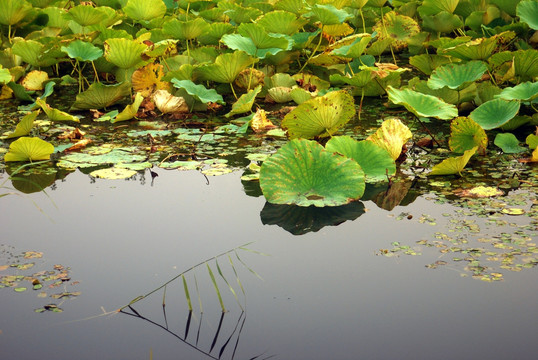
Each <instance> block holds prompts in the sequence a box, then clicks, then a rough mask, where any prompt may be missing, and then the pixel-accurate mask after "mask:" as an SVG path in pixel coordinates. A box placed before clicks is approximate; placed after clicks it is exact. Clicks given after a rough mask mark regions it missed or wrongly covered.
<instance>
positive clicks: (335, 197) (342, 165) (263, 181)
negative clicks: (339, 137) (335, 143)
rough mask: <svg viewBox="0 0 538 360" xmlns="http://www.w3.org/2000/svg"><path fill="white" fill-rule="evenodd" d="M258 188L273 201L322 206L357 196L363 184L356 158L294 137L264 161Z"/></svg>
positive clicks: (276, 202)
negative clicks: (353, 158) (338, 153)
mask: <svg viewBox="0 0 538 360" xmlns="http://www.w3.org/2000/svg"><path fill="white" fill-rule="evenodd" d="M260 187H261V189H262V192H263V195H264V196H265V198H266V199H267V201H268V202H270V203H273V204H290V205H291V204H296V205H299V206H311V205H314V206H317V207H323V206H339V205H344V204H347V203H349V202H350V201H352V200H357V199H359V198H360V197H361V196H362V194H363V193H364V188H365V183H364V172H363V171H362V169H361V167H360V165H359V164H358V163H357V162H356V161H354V160H351V159H349V158H346V157H344V156H341V155H337V154H333V153H331V152H329V151H327V150H325V149H324V148H323V146H321V145H319V144H318V143H317V142H315V141H310V140H304V139H294V140H291V141H290V142H289V143H287V144H286V145H284V146H282V147H281V148H280V149H279V150H278V151H277V153H276V154H274V155H272V156H271V157H269V158H268V159H266V160H265V161H264V162H263V164H262V167H261V170H260Z"/></svg>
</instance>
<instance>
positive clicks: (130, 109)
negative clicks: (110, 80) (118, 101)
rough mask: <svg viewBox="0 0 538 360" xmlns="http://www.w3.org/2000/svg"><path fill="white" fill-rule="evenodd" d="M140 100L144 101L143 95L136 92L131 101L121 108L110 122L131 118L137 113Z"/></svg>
mask: <svg viewBox="0 0 538 360" xmlns="http://www.w3.org/2000/svg"><path fill="white" fill-rule="evenodd" d="M142 101H144V96H142V94H141V93H136V95H135V98H134V100H133V103H132V104H129V105H127V106H126V107H125V109H123V111H122V112H120V113H119V114H118V115H117V116H116V117H115V118H114V119H112V120H111V121H110V122H111V123H113V124H114V123H117V122H120V121H127V120H131V119H132V118H134V117H135V116H136V114H137V113H138V109H139V108H140V104H142Z"/></svg>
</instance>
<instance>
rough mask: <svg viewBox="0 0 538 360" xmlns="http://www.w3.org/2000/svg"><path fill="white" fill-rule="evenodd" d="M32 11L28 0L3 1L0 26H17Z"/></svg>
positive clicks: (0, 4) (1, 2)
mask: <svg viewBox="0 0 538 360" xmlns="http://www.w3.org/2000/svg"><path fill="white" fill-rule="evenodd" d="M31 9H32V5H31V4H29V3H28V2H27V1H26V0H2V1H0V24H2V25H15V24H17V23H18V22H19V21H21V20H22V19H24V17H25V16H26V15H28V13H29V12H30V10H31Z"/></svg>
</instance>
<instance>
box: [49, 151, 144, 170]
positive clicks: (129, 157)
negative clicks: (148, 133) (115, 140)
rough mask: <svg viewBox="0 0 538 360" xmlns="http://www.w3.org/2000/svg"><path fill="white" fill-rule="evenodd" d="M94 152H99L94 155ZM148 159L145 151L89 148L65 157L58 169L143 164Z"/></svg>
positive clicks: (59, 162) (59, 163)
mask: <svg viewBox="0 0 538 360" xmlns="http://www.w3.org/2000/svg"><path fill="white" fill-rule="evenodd" d="M93 150H98V151H97V153H96V154H95V155H94V154H92V151H93ZM105 150H106V152H105ZM145 159H146V154H145V153H144V152H143V151H140V152H139V151H138V150H136V149H132V148H129V147H125V148H115V149H110V148H104V147H101V148H95V147H91V148H87V149H86V150H85V152H81V153H70V154H67V155H63V156H62V157H61V159H60V161H58V167H62V168H67V169H76V168H89V167H94V166H98V165H106V164H114V165H116V164H131V163H136V162H142V161H144V160H145Z"/></svg>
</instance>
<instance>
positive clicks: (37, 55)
mask: <svg viewBox="0 0 538 360" xmlns="http://www.w3.org/2000/svg"><path fill="white" fill-rule="evenodd" d="M11 49H12V50H13V54H15V55H19V56H20V57H21V58H22V60H23V61H24V62H26V63H28V64H30V65H32V66H35V67H47V66H51V65H55V64H57V63H58V62H59V59H60V58H62V57H65V54H64V53H63V52H62V51H60V49H56V48H55V47H54V45H51V46H49V47H47V46H45V45H43V44H41V43H40V42H37V41H35V40H19V41H17V42H15V43H14V44H13V46H12V48H11Z"/></svg>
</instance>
